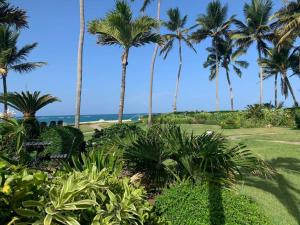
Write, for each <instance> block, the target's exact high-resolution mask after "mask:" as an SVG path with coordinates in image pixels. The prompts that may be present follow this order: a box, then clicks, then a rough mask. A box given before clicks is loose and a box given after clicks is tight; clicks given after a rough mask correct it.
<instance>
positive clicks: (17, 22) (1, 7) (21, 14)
mask: <svg viewBox="0 0 300 225" xmlns="http://www.w3.org/2000/svg"><path fill="white" fill-rule="evenodd" d="M0 25H12V26H15V27H16V28H17V29H19V28H22V27H26V26H27V16H26V12H25V11H24V10H22V9H20V8H18V7H14V6H11V5H10V4H9V3H8V2H7V0H0Z"/></svg>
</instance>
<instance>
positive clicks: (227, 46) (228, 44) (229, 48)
mask: <svg viewBox="0 0 300 225" xmlns="http://www.w3.org/2000/svg"><path fill="white" fill-rule="evenodd" d="M207 50H208V51H209V52H210V54H209V55H208V57H207V60H206V62H205V63H204V67H210V72H211V74H210V77H209V78H210V80H213V79H215V78H216V67H217V61H216V54H217V52H218V57H219V58H218V62H220V65H221V66H222V67H223V68H224V69H225V71H226V79H227V83H228V87H229V94H230V106H231V110H234V104H233V91H232V84H231V79H230V75H229V73H230V67H232V69H233V70H234V72H235V73H236V74H237V75H238V77H241V76H242V70H241V68H248V66H249V63H248V62H247V61H244V60H239V57H240V56H241V55H243V54H245V50H243V49H241V48H236V47H235V45H234V43H233V41H232V40H231V39H226V40H223V41H222V42H220V44H219V45H218V49H217V52H216V50H215V48H207Z"/></svg>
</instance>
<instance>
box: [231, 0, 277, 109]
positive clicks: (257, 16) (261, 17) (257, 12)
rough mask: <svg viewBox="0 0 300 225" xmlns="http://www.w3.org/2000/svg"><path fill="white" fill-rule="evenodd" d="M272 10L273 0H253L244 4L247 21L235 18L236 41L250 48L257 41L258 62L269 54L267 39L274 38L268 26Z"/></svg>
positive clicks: (261, 75)
mask: <svg viewBox="0 0 300 225" xmlns="http://www.w3.org/2000/svg"><path fill="white" fill-rule="evenodd" d="M271 10H272V1H271V0H252V1H251V3H250V4H248V3H245V5H244V16H245V21H246V23H243V22H242V21H239V20H234V23H235V25H236V27H237V29H236V30H235V31H234V34H233V35H232V38H233V39H236V43H237V44H238V45H239V46H241V47H243V48H245V49H248V48H249V47H250V45H252V44H254V43H256V48H257V51H258V62H259V61H260V60H261V58H262V54H264V55H267V49H268V46H267V43H266V40H269V41H270V40H272V37H273V34H272V32H271V29H270V27H269V26H268V21H269V17H270V14H271ZM259 67H260V73H259V78H260V99H259V101H260V104H261V105H262V104H263V77H264V76H263V69H262V67H261V66H260V65H259Z"/></svg>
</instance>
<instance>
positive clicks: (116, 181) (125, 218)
mask: <svg viewBox="0 0 300 225" xmlns="http://www.w3.org/2000/svg"><path fill="white" fill-rule="evenodd" d="M46 190H47V191H48V193H45V194H44V195H43V196H42V195H39V199H38V200H36V199H34V200H28V201H23V202H22V205H23V207H21V208H20V209H18V210H16V213H17V216H15V218H13V220H12V222H11V224H16V225H19V224H24V223H27V224H44V225H50V224H65V225H69V224H74V225H75V224H76V225H79V224H103V225H109V224H120V225H125V224H148V223H149V224H158V225H159V224H160V225H162V224H167V222H165V221H164V220H162V219H160V218H159V217H158V218H153V213H152V206H151V205H150V204H149V203H148V202H147V200H146V198H145V191H144V189H143V188H141V187H139V186H138V184H131V183H130V182H129V179H126V178H122V179H120V178H119V177H116V176H110V175H108V174H107V172H106V171H105V169H104V170H101V171H99V170H97V168H96V166H93V167H92V168H91V169H87V170H84V171H81V172H79V171H72V172H70V173H62V174H60V175H56V176H55V177H54V179H53V181H52V182H51V184H50V185H48V187H47V189H46Z"/></svg>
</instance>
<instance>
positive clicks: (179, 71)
mask: <svg viewBox="0 0 300 225" xmlns="http://www.w3.org/2000/svg"><path fill="white" fill-rule="evenodd" d="M178 42H179V68H178V73H177V81H176V90H175V96H174V103H173V112H176V111H177V98H178V91H179V80H180V75H181V67H182V50H181V40H180V39H179V41H178Z"/></svg>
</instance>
